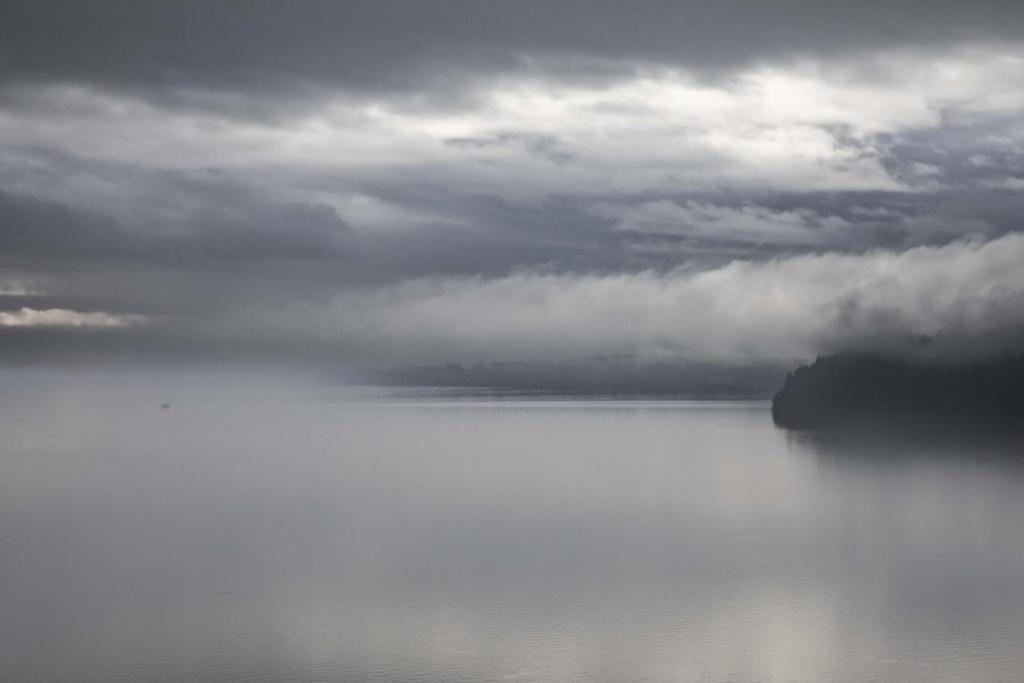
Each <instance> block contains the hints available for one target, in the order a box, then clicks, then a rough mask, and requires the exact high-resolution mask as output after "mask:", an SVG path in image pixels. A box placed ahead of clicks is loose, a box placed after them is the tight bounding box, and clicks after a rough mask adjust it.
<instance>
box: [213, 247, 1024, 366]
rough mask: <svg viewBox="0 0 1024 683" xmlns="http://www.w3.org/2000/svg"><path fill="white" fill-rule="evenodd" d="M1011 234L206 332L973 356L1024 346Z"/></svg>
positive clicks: (766, 358) (422, 357)
mask: <svg viewBox="0 0 1024 683" xmlns="http://www.w3.org/2000/svg"><path fill="white" fill-rule="evenodd" d="M1022 263H1024V236H1021V235H1016V234H1012V235H1007V236H1005V237H1002V238H999V239H995V240H991V241H988V242H976V241H970V242H957V243H953V244H950V245H946V246H943V247H918V248H914V249H910V250H907V251H904V252H885V251H874V252H870V253H867V254H862V255H840V254H823V255H806V256H796V257H791V258H786V259H778V260H771V261H763V262H753V261H736V262H733V263H731V264H729V265H726V266H724V267H721V268H717V269H712V270H705V271H699V272H692V271H687V270H686V269H680V270H676V271H672V272H668V273H657V272H643V273H639V274H622V275H611V276H586V275H543V274H535V273H521V274H516V275H512V276H509V277H504V278H496V279H482V278H428V279H417V280H411V281H407V282H404V283H401V284H399V285H394V286H387V287H381V288H368V289H358V290H353V291H348V292H345V293H342V294H340V295H338V296H336V297H335V298H334V299H332V300H331V301H330V302H328V303H325V304H319V305H311V304H308V303H302V304H298V303H296V304H292V305H288V306H284V307H278V308H267V307H260V308H250V309H246V310H241V311H237V312H235V313H234V314H233V315H231V316H228V318H227V319H226V320H224V321H223V325H220V326H219V330H220V331H219V334H221V335H223V334H229V335H237V336H238V337H239V338H247V339H264V340H266V341H268V342H271V343H274V342H281V343H284V342H287V341H289V340H291V341H295V340H297V339H301V340H305V341H307V342H310V343H316V344H317V345H321V344H323V345H328V346H330V347H331V348H334V349H336V350H337V352H338V354H339V357H342V358H344V359H347V360H350V361H354V362H358V363H364V364H366V363H368V364H388V363H410V362H412V363H422V362H448V361H458V362H473V361H493V360H526V359H559V358H578V357H583V356H600V355H616V356H621V355H625V356H630V357H636V358H640V359H649V360H680V361H690V362H694V361H701V362H717V363H747V362H779V361H791V360H793V361H795V360H801V359H805V358H807V357H812V356H814V355H815V354H819V353H830V352H835V351H843V350H875V351H884V352H890V353H906V354H909V353H914V354H923V355H930V356H935V357H946V356H949V357H969V356H972V355H987V354H992V353H998V352H1000V351H1003V350H1008V349H1012V348H1015V347H1018V346H1019V345H1020V343H1021V341H1022V339H1024V325H1022V322H1021V321H1024V268H1021V264H1022Z"/></svg>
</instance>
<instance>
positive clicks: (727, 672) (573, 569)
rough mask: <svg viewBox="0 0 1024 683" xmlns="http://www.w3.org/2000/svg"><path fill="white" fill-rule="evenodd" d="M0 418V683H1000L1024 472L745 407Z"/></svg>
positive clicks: (36, 399) (40, 413) (86, 399)
mask: <svg viewBox="0 0 1024 683" xmlns="http://www.w3.org/2000/svg"><path fill="white" fill-rule="evenodd" d="M11 394H12V392H10V391H9V392H7V394H6V396H7V398H5V399H4V400H3V402H2V403H0V428H2V433H3V441H2V445H0V542H2V548H3V551H2V555H0V579H2V581H0V680H2V681H10V682H18V683H20V682H22V681H25V682H29V681H31V682H33V683H35V682H37V681H68V682H79V681H104V682H106V681H161V682H170V683H175V682H179V681H227V682H232V681H263V680H265V681H364V680H366V681H480V680H487V681H562V680H580V681H868V680H878V681H928V682H935V681H1019V680H1021V679H1022V678H1024V458H1022V459H1019V460H1018V459H1016V451H1017V450H1018V448H1017V444H1014V443H1012V442H1007V441H985V442H982V443H974V442H970V441H963V442H954V443H943V442H925V443H922V442H913V441H906V440H894V439H889V438H881V437H878V438H872V439H822V438H820V437H813V436H808V435H803V436H797V435H793V434H789V433H787V432H785V431H781V430H778V429H776V428H775V427H774V426H773V425H772V423H771V419H770V417H769V414H768V409H767V406H766V405H764V404H701V403H686V402H612V401H600V402H586V401H552V400H503V401H493V400H475V399H474V400H448V399H445V400H440V399H437V398H436V397H435V398H429V397H419V398H402V399H390V400H383V399H381V400H373V401H365V400H360V401H347V400H339V399H337V398H333V399H327V398H324V399H322V400H306V401H279V402H275V401H270V400H251V401H246V400H233V401H215V400H205V401H203V400H197V401H191V402H190V401H189V400H185V399H182V400H176V401H174V402H173V404H172V407H171V409H170V410H161V409H160V408H159V403H160V400H159V399H155V400H150V398H148V397H147V398H145V399H142V398H140V397H136V396H122V395H118V394H116V393H109V394H103V395H95V394H85V393H77V394H76V393H74V392H71V393H70V394H69V393H67V392H64V393H61V392H49V393H47V392H43V393H41V394H38V395H36V394H33V393H32V392H21V393H19V394H18V396H17V397H12V395H11Z"/></svg>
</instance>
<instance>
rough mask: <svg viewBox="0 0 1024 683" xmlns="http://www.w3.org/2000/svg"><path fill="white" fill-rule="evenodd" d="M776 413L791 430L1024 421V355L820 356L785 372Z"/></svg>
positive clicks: (775, 405) (777, 398)
mask: <svg viewBox="0 0 1024 683" xmlns="http://www.w3.org/2000/svg"><path fill="white" fill-rule="evenodd" d="M772 417H773V418H774V419H775V422H776V423H777V424H779V425H781V426H784V427H789V428H794V429H813V428H828V427H836V426H844V425H850V424H856V423H862V422H878V421H886V422H891V421H914V422H916V421H927V420H942V421H944V422H949V421H959V420H962V419H966V420H975V419H979V418H985V419H990V418H991V419H998V420H1002V421H1007V420H1009V421H1010V422H1011V423H1016V422H1017V421H1018V420H1020V421H1022V423H1024V354H1015V355H1008V356H1005V357H1002V358H999V359H996V360H990V361H985V362H975V363H942V364H939V363H924V362H914V361H907V360H899V359H893V358H884V357H880V356H873V355H854V354H842V355H835V356H822V357H819V358H818V359H817V360H816V361H815V362H814V363H812V364H811V365H808V366H802V367H800V368H798V369H797V370H796V371H794V372H792V373H790V374H789V375H788V376H787V377H786V381H785V384H784V385H783V387H782V389H781V390H780V391H779V392H778V393H777V394H776V395H775V399H774V401H773V403H772Z"/></svg>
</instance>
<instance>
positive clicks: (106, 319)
mask: <svg viewBox="0 0 1024 683" xmlns="http://www.w3.org/2000/svg"><path fill="white" fill-rule="evenodd" d="M144 320H145V318H144V317H143V316H140V315H132V314H114V313H103V312H85V313H83V312H79V311H70V310H67V309H65V308H48V309H46V310H36V309H34V308H28V307H23V308H21V309H19V310H17V311H0V327H125V326H128V325H135V324H138V323H141V322H144Z"/></svg>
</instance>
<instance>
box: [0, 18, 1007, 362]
mask: <svg viewBox="0 0 1024 683" xmlns="http://www.w3.org/2000/svg"><path fill="white" fill-rule="evenodd" d="M0 17H2V20H0V354H2V355H3V357H6V358H7V359H9V360H17V361H19V362H20V361H23V360H26V359H30V360H32V361H33V362H43V363H49V362H54V363H58V362H64V361H66V360H68V359H75V358H88V357H93V356H103V355H104V354H107V355H123V356H125V357H128V356H139V357H145V356H150V355H151V356H154V357H157V356H159V357H164V356H168V355H169V356H173V357H182V358H189V357H203V356H212V357H222V356H231V357H243V356H244V357H256V358H266V359H286V360H295V359H299V360H301V359H313V360H317V361H330V362H336V363H341V364H347V365H352V366H387V365H394V364H409V363H444V362H450V361H456V362H465V361H470V362H478V361H525V360H533V359H569V358H580V357H587V356H601V355H617V356H623V355H624V356H630V357H637V358H641V359H646V358H650V359H657V360H659V361H664V360H672V361H682V362H685V361H699V362H720V363H761V362H787V363H788V362H794V361H798V360H804V359H807V358H809V357H812V356H813V355H815V354H817V353H824V352H832V351H837V350H843V349H850V348H883V349H903V348H910V347H913V348H917V347H919V346H920V345H921V341H922V340H924V339H929V340H932V341H931V343H930V344H928V345H927V347H928V348H929V349H933V350H936V351H935V352H936V353H947V352H950V353H967V352H974V353H976V352H978V351H979V350H981V351H983V352H993V351H1000V350H1005V349H1006V348H1015V347H1016V348H1019V347H1020V344H1021V341H1022V339H1024V334H1022V325H1024V3H1021V2H1020V1H1019V0H1011V1H1006V2H997V1H994V0H989V1H988V2H972V3H966V2H962V1H959V0H958V1H955V2H954V1H947V0H931V1H924V0H921V1H917V0H910V1H907V0H903V1H900V2H892V0H885V1H883V0H861V1H860V2H847V1H843V2H839V1H835V0H813V1H812V0H807V1H803V2H797V1H780V2H772V1H764V0H757V1H750V2H730V1H718V2H701V3H683V2H661V1H653V0H652V1H650V2H636V1H631V2H627V1H625V0H623V1H621V2H608V1H597V0H594V1H589V2H586V1H576V0H563V1H557V0H538V1H534V0H515V1H510V0H505V1H503V2H497V1H494V2H492V1H489V0H465V1H435V0H431V1H429V2H421V1H417V0H405V1H404V2H396V1H392V0H372V1H368V2H336V1H331V2H326V1H325V2H261V1H252V2H246V3H211V2H206V1H203V2H188V1H180V0H176V1H175V2H165V3H156V2H136V1H134V0H126V1H124V2H105V1H102V0H90V2H47V1H40V0H30V1H29V0H26V1H25V2H8V1H5V0H0Z"/></svg>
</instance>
